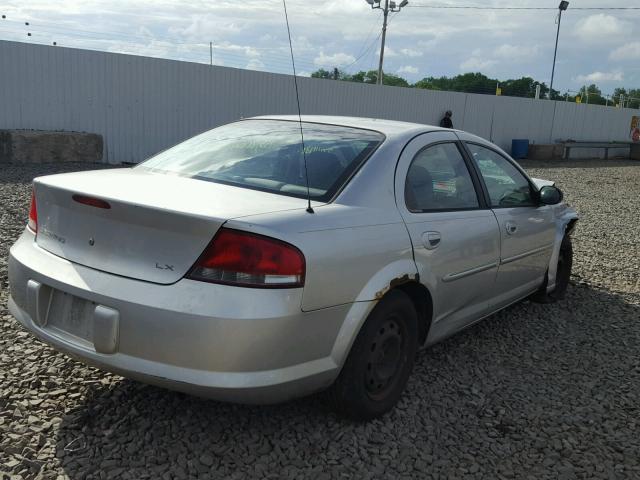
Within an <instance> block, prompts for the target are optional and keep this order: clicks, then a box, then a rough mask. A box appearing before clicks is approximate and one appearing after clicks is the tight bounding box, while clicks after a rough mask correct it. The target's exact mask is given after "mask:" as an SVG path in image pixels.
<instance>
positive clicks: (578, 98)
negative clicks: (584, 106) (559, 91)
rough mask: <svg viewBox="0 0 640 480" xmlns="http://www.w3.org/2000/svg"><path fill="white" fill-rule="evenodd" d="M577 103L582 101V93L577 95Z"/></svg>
mask: <svg viewBox="0 0 640 480" xmlns="http://www.w3.org/2000/svg"><path fill="white" fill-rule="evenodd" d="M576 103H582V97H581V96H580V95H576Z"/></svg>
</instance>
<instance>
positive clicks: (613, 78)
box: [576, 71, 624, 83]
mask: <svg viewBox="0 0 640 480" xmlns="http://www.w3.org/2000/svg"><path fill="white" fill-rule="evenodd" d="M576 80H577V81H578V82H592V83H598V82H621V81H623V80H624V74H623V73H622V72H621V71H617V72H593V73H590V74H588V75H578V76H577V77H576Z"/></svg>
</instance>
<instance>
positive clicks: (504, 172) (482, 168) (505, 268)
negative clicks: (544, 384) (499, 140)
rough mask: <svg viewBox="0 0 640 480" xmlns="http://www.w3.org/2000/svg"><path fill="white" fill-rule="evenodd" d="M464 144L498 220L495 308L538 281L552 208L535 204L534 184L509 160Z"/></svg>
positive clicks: (547, 252) (549, 241)
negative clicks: (498, 240)
mask: <svg viewBox="0 0 640 480" xmlns="http://www.w3.org/2000/svg"><path fill="white" fill-rule="evenodd" d="M466 146H467V148H468V149H469V152H470V154H471V157H472V159H473V162H474V164H475V165H476V166H477V169H478V171H479V173H480V175H481V177H482V179H483V181H484V185H485V187H486V194H487V197H488V200H489V203H490V205H491V208H492V209H493V212H494V214H495V216H496V219H497V220H498V223H499V224H500V240H501V249H500V267H499V269H498V277H497V280H496V287H495V291H496V296H495V298H494V300H493V301H492V303H493V308H494V309H496V308H501V307H503V306H505V305H508V304H509V303H512V302H514V301H516V300H518V299H520V298H522V297H523V296H526V295H527V294H529V293H531V292H532V291H534V290H536V289H537V288H538V287H539V286H540V285H541V284H542V282H543V280H544V276H545V273H546V270H547V267H548V265H549V259H550V256H551V252H552V248H553V242H554V235H555V229H554V225H553V218H552V216H553V212H552V210H551V207H550V206H548V205H542V206H541V205H540V204H539V202H538V201H537V195H536V189H535V186H534V185H533V184H532V182H531V181H530V180H529V179H528V178H527V176H526V175H525V174H524V173H523V172H522V171H521V170H520V168H518V167H517V166H516V164H515V163H514V162H512V161H511V160H510V159H508V158H507V157H505V156H504V155H502V154H501V153H500V152H498V151H497V150H494V149H493V148H491V147H489V146H487V145H480V144H478V143H472V142H466Z"/></svg>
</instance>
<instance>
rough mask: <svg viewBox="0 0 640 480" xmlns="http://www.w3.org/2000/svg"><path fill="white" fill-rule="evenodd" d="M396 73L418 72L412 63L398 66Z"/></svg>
mask: <svg viewBox="0 0 640 480" xmlns="http://www.w3.org/2000/svg"><path fill="white" fill-rule="evenodd" d="M398 73H411V74H414V75H415V74H416V73H418V68H417V67H414V66H412V65H405V66H404V67H400V68H399V69H398Z"/></svg>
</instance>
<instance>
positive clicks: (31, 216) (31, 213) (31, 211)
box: [27, 190, 38, 233]
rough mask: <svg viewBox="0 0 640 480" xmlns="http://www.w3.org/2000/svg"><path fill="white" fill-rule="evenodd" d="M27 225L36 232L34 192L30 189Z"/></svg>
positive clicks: (36, 218) (36, 219)
mask: <svg viewBox="0 0 640 480" xmlns="http://www.w3.org/2000/svg"><path fill="white" fill-rule="evenodd" d="M27 226H28V227H29V228H30V229H31V230H32V231H33V232H34V233H37V232H38V209H37V208H36V192H35V190H32V191H31V208H30V209H29V223H27Z"/></svg>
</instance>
